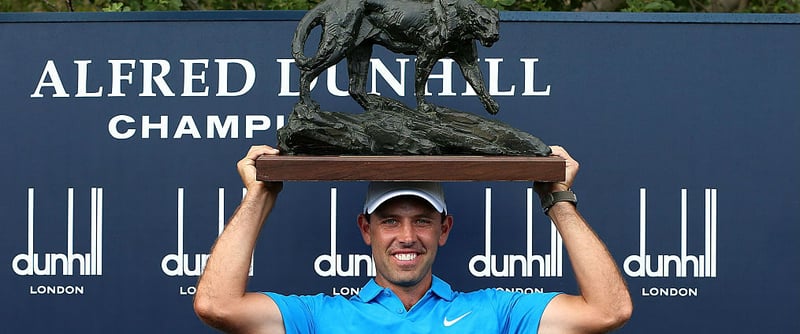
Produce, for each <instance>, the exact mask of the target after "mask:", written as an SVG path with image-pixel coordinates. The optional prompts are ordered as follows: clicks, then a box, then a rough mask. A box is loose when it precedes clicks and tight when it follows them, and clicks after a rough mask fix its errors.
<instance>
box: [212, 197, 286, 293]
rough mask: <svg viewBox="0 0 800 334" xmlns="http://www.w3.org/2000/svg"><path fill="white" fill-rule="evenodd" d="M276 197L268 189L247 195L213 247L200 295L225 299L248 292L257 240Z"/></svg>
mask: <svg viewBox="0 0 800 334" xmlns="http://www.w3.org/2000/svg"><path fill="white" fill-rule="evenodd" d="M276 197H277V195H275V194H273V193H271V192H266V191H249V192H248V193H247V195H245V197H244V199H242V202H241V204H240V205H239V207H237V209H236V212H235V213H234V214H233V216H232V217H231V219H230V220H229V221H228V224H227V226H225V230H224V231H223V232H222V234H221V235H220V236H219V238H217V241H216V242H215V244H214V246H213V248H212V250H211V255H210V256H209V258H208V261H207V262H206V267H205V269H204V271H203V275H202V276H201V277H200V280H199V282H198V284H197V294H196V298H208V299H209V300H225V299H226V298H238V297H241V296H243V295H244V293H245V289H246V286H247V278H248V272H249V270H250V260H251V258H252V254H253V249H254V248H255V244H256V239H257V238H258V234H259V232H260V231H261V227H262V226H263V224H264V221H265V220H266V218H267V216H268V215H269V212H270V211H271V210H272V207H273V205H274V203H275V199H276Z"/></svg>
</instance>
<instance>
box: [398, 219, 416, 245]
mask: <svg viewBox="0 0 800 334" xmlns="http://www.w3.org/2000/svg"><path fill="white" fill-rule="evenodd" d="M397 239H398V241H400V242H403V243H409V242H413V241H414V224H413V223H412V222H410V221H406V222H403V223H402V224H400V231H399V234H398V236H397Z"/></svg>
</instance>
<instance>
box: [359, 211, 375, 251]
mask: <svg viewBox="0 0 800 334" xmlns="http://www.w3.org/2000/svg"><path fill="white" fill-rule="evenodd" d="M370 227H371V226H370V225H369V220H368V219H367V216H366V215H365V214H363V213H362V214H360V215H358V230H359V231H361V237H362V238H363V239H364V243H365V244H367V246H371V245H372V239H371V238H370V236H369V228H370Z"/></svg>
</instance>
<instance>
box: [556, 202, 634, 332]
mask: <svg viewBox="0 0 800 334" xmlns="http://www.w3.org/2000/svg"><path fill="white" fill-rule="evenodd" d="M548 214H549V215H550V217H551V218H552V220H553V222H554V223H555V224H556V226H557V228H558V230H559V232H560V233H561V236H562V237H563V239H564V245H565V247H566V248H567V252H568V254H569V257H570V261H571V263H572V267H573V270H574V271H575V278H576V280H577V282H578V287H579V289H580V292H581V296H582V297H583V298H584V300H585V301H586V303H587V304H588V305H590V306H591V307H593V308H595V309H597V310H603V311H604V312H608V313H609V315H610V316H611V317H616V316H618V315H619V316H623V317H624V316H625V314H626V313H627V314H629V313H630V310H631V308H632V304H631V298H630V294H629V292H628V287H627V286H626V284H625V280H624V279H623V278H622V275H621V274H620V271H619V269H618V268H617V265H616V263H615V262H614V258H613V257H612V256H611V254H610V253H609V251H608V249H607V248H606V246H605V244H604V243H603V242H602V241H601V240H600V238H599V237H598V236H597V234H596V233H595V232H594V231H593V230H592V229H591V227H590V226H589V224H587V223H586V221H585V220H584V219H583V217H582V216H581V215H580V213H578V210H577V209H576V208H575V206H574V205H573V204H572V203H567V202H561V203H556V204H555V205H553V207H552V208H551V209H550V211H549V212H548Z"/></svg>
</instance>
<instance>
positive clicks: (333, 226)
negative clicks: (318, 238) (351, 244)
mask: <svg viewBox="0 0 800 334" xmlns="http://www.w3.org/2000/svg"><path fill="white" fill-rule="evenodd" d="M336 262H337V261H336V188H331V266H336ZM331 271H333V272H336V268H333V269H332V270H331Z"/></svg>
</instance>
